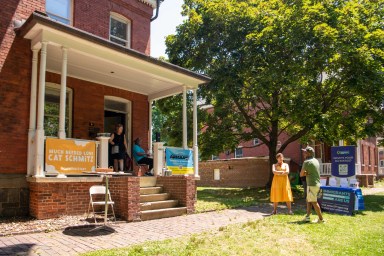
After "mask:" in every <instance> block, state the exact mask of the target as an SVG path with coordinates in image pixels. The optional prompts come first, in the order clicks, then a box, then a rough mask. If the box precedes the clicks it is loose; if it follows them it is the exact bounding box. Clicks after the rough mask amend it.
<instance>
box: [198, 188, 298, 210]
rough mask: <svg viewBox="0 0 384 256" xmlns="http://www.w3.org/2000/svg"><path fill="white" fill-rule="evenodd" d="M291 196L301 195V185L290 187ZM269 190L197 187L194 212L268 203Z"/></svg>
mask: <svg viewBox="0 0 384 256" xmlns="http://www.w3.org/2000/svg"><path fill="white" fill-rule="evenodd" d="M292 192H293V197H294V198H295V200H296V199H297V198H302V197H303V189H302V187H301V186H298V187H295V188H292ZM269 202H270V201H269V190H266V189H260V188H244V189H241V188H211V187H198V188H197V203H196V212H197V213H200V212H206V211H217V210H224V209H232V208H238V207H244V206H251V205H257V204H260V203H269Z"/></svg>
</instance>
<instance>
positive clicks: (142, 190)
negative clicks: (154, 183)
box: [140, 187, 163, 195]
mask: <svg viewBox="0 0 384 256" xmlns="http://www.w3.org/2000/svg"><path fill="white" fill-rule="evenodd" d="M162 192H163V187H146V188H140V195H150V194H160V193H162Z"/></svg>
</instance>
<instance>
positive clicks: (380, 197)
mask: <svg viewBox="0 0 384 256" xmlns="http://www.w3.org/2000/svg"><path fill="white" fill-rule="evenodd" d="M364 205H365V210H366V211H371V212H382V211H384V193H380V194H373V195H367V196H364Z"/></svg>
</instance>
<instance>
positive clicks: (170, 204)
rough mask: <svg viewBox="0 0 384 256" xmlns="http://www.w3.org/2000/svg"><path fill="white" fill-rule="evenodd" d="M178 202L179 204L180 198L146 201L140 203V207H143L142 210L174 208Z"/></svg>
mask: <svg viewBox="0 0 384 256" xmlns="http://www.w3.org/2000/svg"><path fill="white" fill-rule="evenodd" d="M178 204H179V201H178V200H164V201H157V202H145V203H140V209H141V211H148V210H158V209H166V208H174V207H176V206H177V205H178Z"/></svg>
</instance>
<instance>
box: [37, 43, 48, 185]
mask: <svg viewBox="0 0 384 256" xmlns="http://www.w3.org/2000/svg"><path fill="white" fill-rule="evenodd" d="M47 45H48V42H45V41H44V42H42V43H41V52H40V78H39V97H38V109H37V130H36V140H35V141H36V155H35V175H34V176H36V177H44V106H45V72H46V68H47Z"/></svg>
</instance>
